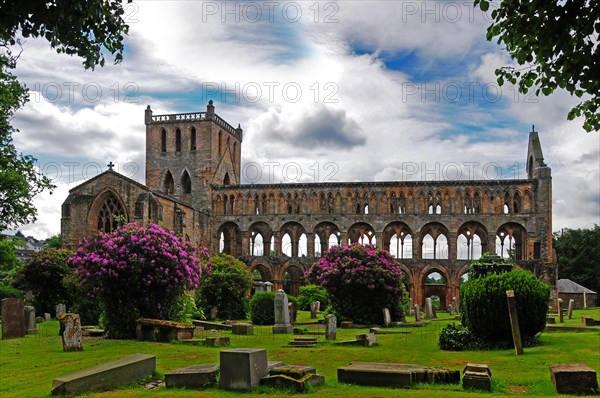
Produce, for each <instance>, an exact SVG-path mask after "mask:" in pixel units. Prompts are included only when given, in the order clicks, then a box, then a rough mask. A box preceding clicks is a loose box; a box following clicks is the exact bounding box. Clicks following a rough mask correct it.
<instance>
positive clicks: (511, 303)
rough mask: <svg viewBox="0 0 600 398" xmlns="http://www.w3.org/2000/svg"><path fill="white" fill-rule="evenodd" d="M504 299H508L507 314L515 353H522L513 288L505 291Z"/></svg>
mask: <svg viewBox="0 0 600 398" xmlns="http://www.w3.org/2000/svg"><path fill="white" fill-rule="evenodd" d="M506 300H507V301H508V315H509V318H510V328H511V330H512V337H513V342H514V344H515V353H516V354H517V355H522V354H523V342H522V341H521V330H520V329H519V316H518V314H517V301H516V300H515V292H514V290H507V291H506Z"/></svg>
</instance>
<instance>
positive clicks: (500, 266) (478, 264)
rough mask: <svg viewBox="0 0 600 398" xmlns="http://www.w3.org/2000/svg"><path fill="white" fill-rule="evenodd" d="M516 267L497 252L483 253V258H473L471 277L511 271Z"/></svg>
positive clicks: (470, 268) (470, 265)
mask: <svg viewBox="0 0 600 398" xmlns="http://www.w3.org/2000/svg"><path fill="white" fill-rule="evenodd" d="M513 268H514V265H513V264H512V263H511V262H510V261H508V260H506V259H504V258H502V257H500V256H497V255H495V254H490V253H483V255H482V256H481V258H479V259H478V260H473V261H471V263H470V264H469V272H468V274H469V279H473V278H480V277H483V276H487V275H489V274H501V273H503V272H509V271H510V270H512V269H513Z"/></svg>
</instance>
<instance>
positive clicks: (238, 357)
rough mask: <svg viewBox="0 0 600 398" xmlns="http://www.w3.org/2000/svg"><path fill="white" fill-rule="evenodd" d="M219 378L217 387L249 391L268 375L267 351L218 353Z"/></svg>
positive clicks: (237, 350)
mask: <svg viewBox="0 0 600 398" xmlns="http://www.w3.org/2000/svg"><path fill="white" fill-rule="evenodd" d="M220 358H221V377H220V381H219V386H220V387H221V388H222V389H224V390H251V389H252V388H254V387H256V386H258V385H259V384H260V379H262V378H263V377H265V376H266V375H267V374H268V373H269V370H268V367H267V350H264V349H257V348H234V349H232V350H224V351H221V353H220Z"/></svg>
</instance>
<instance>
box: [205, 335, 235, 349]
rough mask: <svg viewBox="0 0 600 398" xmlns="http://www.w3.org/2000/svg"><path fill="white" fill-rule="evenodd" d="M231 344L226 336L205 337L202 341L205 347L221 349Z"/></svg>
mask: <svg viewBox="0 0 600 398" xmlns="http://www.w3.org/2000/svg"><path fill="white" fill-rule="evenodd" d="M230 344H231V339H230V338H229V337H228V336H227V337H226V336H217V337H207V338H206V339H204V345H205V346H207V347H223V346H228V345H230Z"/></svg>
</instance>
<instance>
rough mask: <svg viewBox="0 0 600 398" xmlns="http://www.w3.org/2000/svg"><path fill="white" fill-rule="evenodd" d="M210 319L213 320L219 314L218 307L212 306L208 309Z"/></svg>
mask: <svg viewBox="0 0 600 398" xmlns="http://www.w3.org/2000/svg"><path fill="white" fill-rule="evenodd" d="M209 316H210V320H211V321H214V320H215V319H217V317H218V316H219V309H218V308H217V307H212V308H211V309H210V315H209Z"/></svg>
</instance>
